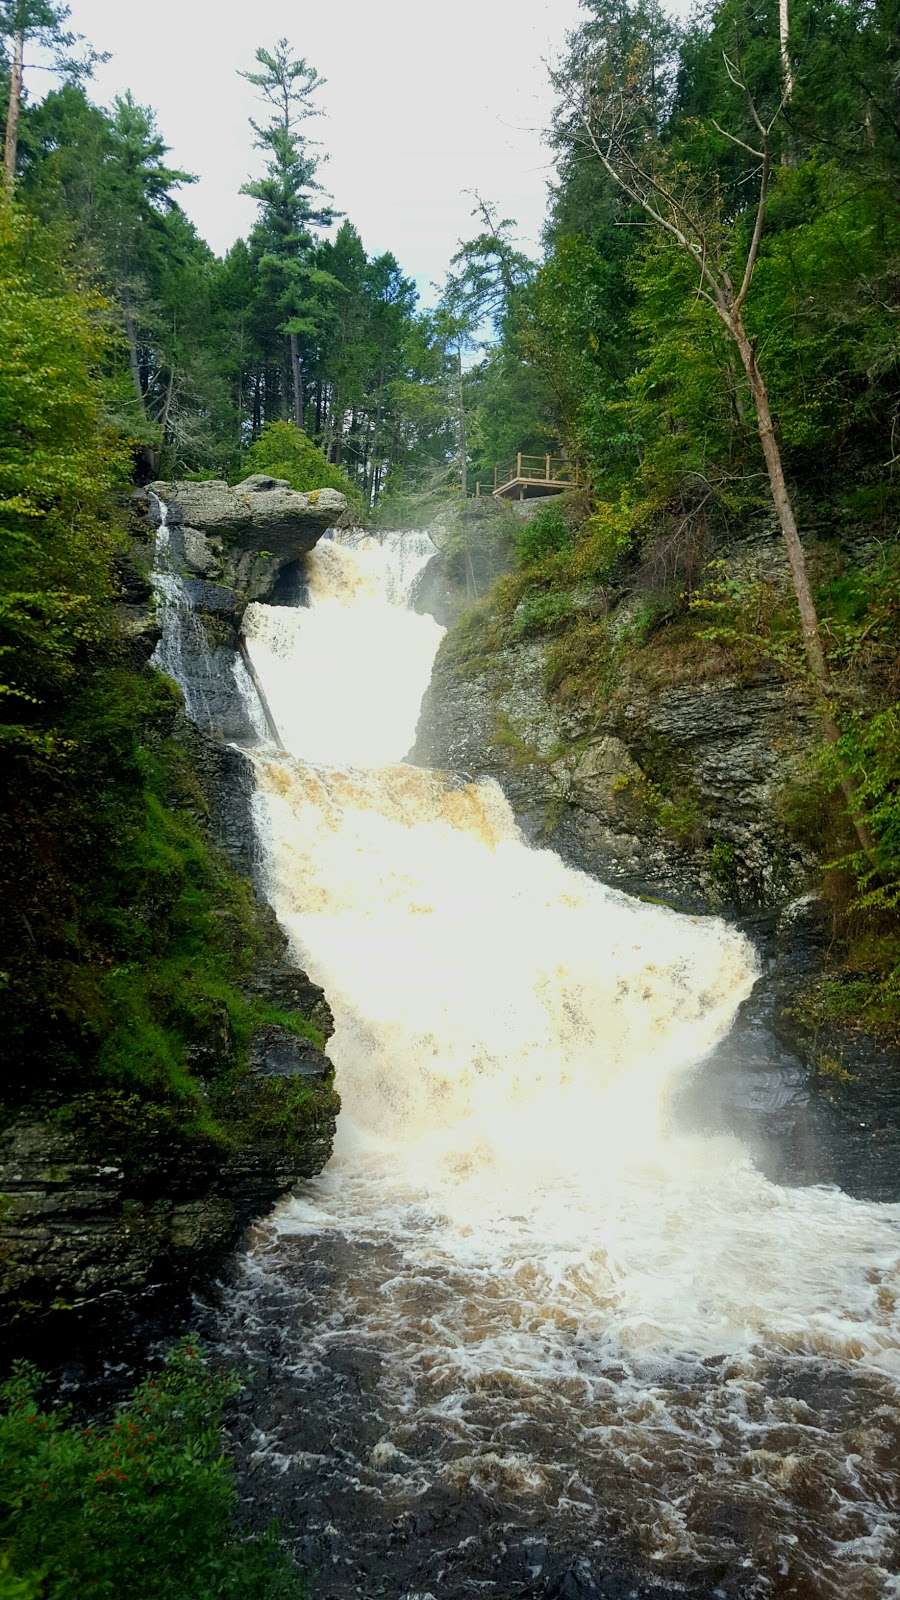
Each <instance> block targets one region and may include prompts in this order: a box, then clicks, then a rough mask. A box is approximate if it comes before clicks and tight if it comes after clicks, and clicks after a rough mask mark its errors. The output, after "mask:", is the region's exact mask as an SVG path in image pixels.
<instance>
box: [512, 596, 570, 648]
mask: <svg viewBox="0 0 900 1600" xmlns="http://www.w3.org/2000/svg"><path fill="white" fill-rule="evenodd" d="M571 615H572V595H571V594H570V593H568V592H567V591H566V590H565V589H549V590H546V591H545V592H543V593H538V594H529V595H526V596H525V598H524V600H521V601H520V602H519V604H518V606H517V607H516V610H515V612H514V613H513V618H512V634H513V637H514V638H516V639H526V638H528V637H529V636H530V635H532V634H538V633H551V632H552V631H553V630H554V629H555V628H557V627H559V625H560V624H561V623H565V622H567V621H568V620H569V618H570V617H571Z"/></svg>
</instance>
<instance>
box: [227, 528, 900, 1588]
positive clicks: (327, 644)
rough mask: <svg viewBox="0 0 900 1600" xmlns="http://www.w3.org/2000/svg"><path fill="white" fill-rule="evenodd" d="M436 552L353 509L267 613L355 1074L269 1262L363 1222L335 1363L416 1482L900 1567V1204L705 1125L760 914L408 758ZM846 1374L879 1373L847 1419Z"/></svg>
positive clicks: (699, 1552) (414, 1490)
mask: <svg viewBox="0 0 900 1600" xmlns="http://www.w3.org/2000/svg"><path fill="white" fill-rule="evenodd" d="M430 553H431V545H430V541H429V540H428V539H427V536H426V535H421V534H415V535H401V534H393V535H386V536H385V538H384V542H383V544H382V543H379V542H378V541H377V540H375V539H372V538H366V537H363V536H360V535H354V536H352V537H347V538H345V539H344V541H343V542H342V540H341V538H340V536H339V537H338V538H336V539H335V540H332V541H328V542H326V543H323V544H321V545H320V546H319V547H318V548H317V549H316V551H314V552H313V554H312V555H311V557H310V559H309V569H310V606H309V608H297V609H295V610H286V609H284V608H272V607H266V606H260V605H254V606H252V607H251V608H250V610H249V612H248V614H247V619H246V626H247V639H248V644H249V649H250V653H251V657H252V661H253V665H254V668H255V671H256V673H257V675H258V676H259V679H260V681H261V682H262V684H263V686H264V689H265V692H266V695H267V697H268V699H269V701H270V704H271V706H272V710H273V713H274V717H275V721H276V723H277V725H278V728H279V730H280V733H281V736H282V739H283V741H284V743H285V746H286V747H287V749H288V750H289V751H290V752H291V755H290V758H285V757H284V756H283V755H279V756H276V755H274V754H269V753H265V752H263V753H262V754H260V755H259V757H258V758H257V781H258V793H257V798H256V817H257V825H258V829H259V833H260V837H261V839H262V841H263V845H264V849H265V853H266V861H267V871H268V879H269V891H270V895H271V898H272V901H273V904H274V906H275V908H276V910H277V913H278V916H279V918H280V920H281V921H282V923H283V924H284V926H285V927H286V928H287V929H288V931H289V933H290V935H291V938H292V940H293V942H294V945H295V948H296V951H297V954H298V956H299V958H300V959H302V961H303V964H304V965H305V966H306V967H307V968H308V970H309V971H310V973H311V974H312V976H313V977H315V978H316V979H317V980H318V981H319V982H321V983H322V984H323V986H324V988H325V990H326V992H327V995H328V998H329V1000H330V1002H331V1005H332V1007H333V1009H334V1012H335V1018H336V1025H337V1026H336V1033H335V1036H334V1038H333V1040H332V1042H331V1045H330V1047H329V1048H330V1053H331V1055H332V1057H333V1059H334V1061H335V1064H336V1067H337V1074H338V1088H339V1090H340V1092H341V1095H342V1100H343V1111H342V1115H341V1118H340V1123H339V1133H338V1141H337V1146H336V1152H335V1157H334V1160H333V1162H332V1164H331V1166H330V1167H329V1169H328V1171H327V1172H326V1173H325V1174H323V1176H322V1177H321V1178H320V1179H318V1180H316V1181H315V1182H312V1183H310V1184H309V1185H308V1186H307V1187H306V1188H305V1189H304V1190H303V1192H301V1193H299V1194H298V1195H297V1196H296V1197H295V1198H294V1199H293V1200H292V1201H290V1202H289V1203H287V1204H286V1205H284V1206H283V1207H282V1208H281V1209H280V1211H279V1213H278V1214H277V1216H276V1218H275V1221H274V1223H273V1225H272V1229H271V1230H270V1233H269V1235H268V1244H267V1245H266V1246H265V1247H264V1248H262V1250H261V1254H260V1255H259V1257H258V1262H257V1268H256V1269H253V1270H257V1269H258V1268H259V1263H261V1262H264V1261H265V1259H266V1251H267V1250H268V1251H270V1252H271V1251H274V1254H273V1255H272V1260H273V1262H277V1261H278V1260H283V1259H284V1252H285V1251H289V1250H290V1241H291V1239H292V1238H294V1237H296V1236H300V1237H301V1238H302V1239H303V1240H305V1241H314V1240H315V1241H319V1242H321V1241H323V1240H324V1241H327V1240H328V1239H329V1238H331V1239H333V1240H338V1239H340V1240H343V1241H349V1242H350V1243H351V1244H355V1245H356V1246H358V1247H359V1249H360V1252H361V1253H360V1255H359V1258H358V1260H357V1261H356V1263H355V1267H354V1270H353V1271H352V1272H348V1273H346V1274H345V1278H344V1281H342V1282H341V1283H340V1285H339V1286H338V1287H337V1288H336V1290H335V1292H334V1295H332V1297H331V1298H330V1300H329V1303H328V1305H327V1307H326V1308H323V1310H322V1314H321V1320H320V1323H319V1324H318V1325H316V1324H315V1316H313V1326H312V1329H311V1330H309V1329H308V1330H307V1342H306V1345H305V1357H304V1359H308V1360H309V1362H310V1363H311V1364H312V1366H311V1368H310V1370H312V1367H314V1366H315V1363H316V1362H321V1361H322V1360H324V1359H325V1358H326V1355H327V1352H328V1351H329V1350H333V1348H334V1347H335V1345H336V1344H340V1342H341V1341H342V1340H347V1339H349V1338H351V1337H352V1338H354V1339H356V1340H357V1341H358V1340H362V1341H363V1342H364V1343H368V1344H369V1345H370V1346H371V1347H372V1348H376V1349H377V1350H378V1352H379V1357H380V1359H381V1360H382V1363H383V1365H382V1366H381V1369H380V1377H379V1394H380V1405H381V1414H382V1416H383V1418H384V1424H383V1425H384V1430H385V1431H384V1437H383V1439H382V1440H381V1442H380V1444H379V1447H378V1448H379V1450H380V1451H381V1454H380V1456H378V1457H377V1460H376V1458H375V1457H373V1461H375V1466H372V1463H371V1462H370V1463H369V1469H371V1471H372V1472H376V1469H377V1472H380V1473H381V1474H382V1476H383V1477H384V1480H385V1482H386V1483H390V1484H393V1486H394V1491H395V1492H397V1493H399V1490H398V1489H397V1484H398V1483H400V1482H401V1481H402V1483H403V1485H404V1489H403V1492H404V1493H407V1492H408V1493H409V1495H410V1496H415V1495H417V1494H422V1493H423V1492H424V1491H425V1489H426V1488H427V1485H428V1483H429V1482H431V1481H433V1479H434V1477H435V1475H436V1474H437V1475H439V1476H440V1475H443V1476H444V1478H445V1479H446V1480H447V1481H453V1482H455V1483H458V1484H463V1483H468V1484H469V1485H470V1486H471V1485H477V1484H482V1485H483V1484H484V1482H485V1481H486V1480H487V1481H490V1482H492V1483H495V1484H500V1485H505V1489H504V1492H505V1493H508V1494H510V1495H513V1497H514V1498H515V1497H518V1499H520V1500H527V1499H528V1498H529V1497H532V1498H534V1497H537V1498H538V1499H539V1500H540V1502H541V1504H542V1506H543V1507H544V1510H543V1512H542V1516H543V1520H544V1525H545V1527H552V1525H553V1524H554V1521H556V1520H559V1521H565V1520H566V1518H570V1519H571V1518H575V1520H576V1521H580V1519H582V1518H583V1517H588V1518H590V1517H591V1516H597V1517H599V1516H600V1515H601V1513H602V1514H603V1515H604V1516H611V1515H613V1514H614V1518H615V1526H616V1527H617V1528H618V1529H620V1530H621V1531H624V1534H625V1536H627V1538H628V1539H630V1540H631V1541H632V1542H633V1543H634V1545H635V1546H636V1547H637V1548H638V1549H639V1550H640V1552H641V1553H642V1556H643V1558H644V1559H645V1560H646V1561H647V1562H649V1563H651V1564H652V1563H661V1564H662V1568H663V1569H665V1563H666V1562H671V1561H672V1560H674V1559H677V1558H690V1559H696V1560H700V1561H701V1562H702V1561H709V1562H715V1561H717V1560H718V1561H721V1560H722V1558H723V1551H724V1552H725V1555H726V1557H727V1555H728V1552H729V1551H733V1552H736V1553H735V1554H734V1559H735V1560H738V1559H740V1562H741V1564H742V1565H743V1566H745V1567H748V1568H749V1573H748V1579H749V1578H752V1580H753V1582H754V1583H758V1585H759V1587H758V1589H754V1590H753V1592H754V1593H756V1592H758V1593H760V1594H784V1595H797V1596H800V1595H803V1596H806V1595H809V1596H814V1595H827V1596H831V1595H838V1594H840V1595H842V1596H854V1597H859V1600H869V1597H871V1600H875V1597H877V1596H878V1597H880V1596H882V1595H890V1594H894V1595H896V1594H900V1583H898V1581H897V1579H896V1577H895V1576H893V1575H892V1574H894V1573H895V1572H896V1565H895V1563H896V1554H897V1547H896V1536H897V1520H896V1504H895V1503H892V1496H893V1495H895V1494H896V1487H897V1484H896V1476H895V1471H896V1462H895V1460H894V1459H893V1457H892V1455H891V1452H890V1450H888V1452H887V1459H885V1448H886V1447H885V1444H884V1440H885V1438H887V1437H894V1438H896V1437H898V1435H897V1428H898V1408H897V1387H896V1380H897V1379H898V1378H900V1325H898V1314H897V1296H898V1289H900V1207H898V1206H888V1205H875V1204H869V1203H863V1202H859V1201H855V1200H853V1199H851V1198H849V1197H848V1196H846V1195H844V1194H843V1193H841V1192H840V1191H838V1190H836V1189H831V1188H823V1187H816V1188H796V1189H788V1188H782V1187H779V1186H777V1185H774V1184H772V1183H770V1182H768V1181H767V1180H766V1179H765V1178H764V1177H763V1176H762V1175H761V1174H760V1172H759V1171H758V1170H757V1169H756V1167H755V1166H754V1164H753V1162H752V1160H751V1158H750V1156H749V1154H748V1153H747V1152H746V1151H745V1150H744V1149H742V1148H741V1146H740V1145H739V1144H738V1143H737V1142H736V1141H734V1140H731V1139H727V1138H709V1137H706V1138H701V1137H699V1136H691V1135H690V1134H688V1133H685V1132H679V1131H676V1130H675V1128H674V1127H673V1126H672V1122H671V1118H670V1115H669V1098H670V1095H671V1093H672V1090H673V1088H674V1086H675V1085H676V1084H677V1083H678V1082H679V1081H680V1080H681V1079H682V1078H683V1077H684V1075H685V1074H688V1073H690V1072H692V1071H693V1070H695V1069H696V1067H697V1066H698V1064H699V1063H700V1062H702V1060H703V1058H704V1057H705V1056H706V1055H707V1054H708V1053H709V1051H710V1050H711V1049H712V1047H713V1046H714V1045H715V1044H716V1043H717V1041H719V1040H720V1039H721V1038H722V1037H723V1036H724V1034H725V1033H726V1032H727V1030H728V1029H729V1027H730V1025H731V1023H732V1021H733V1018H734V1016H735V1012H736V1010H737V1008H738V1006H739V1005H740V1003H741V1001H742V1000H743V999H745V998H746V996H747V995H748V994H749V992H750V990H751V988H752V986H753V984H754V982H755V980H756V976H757V971H756V961H755V957H754V953H753V950H752V948H751V946H750V944H749V943H748V942H747V940H746V939H745V938H744V937H743V936H742V935H741V934H740V933H739V932H738V931H736V930H734V929H732V928H729V927H728V926H727V925H725V924H724V923H723V922H721V921H718V920H716V919H712V918H698V917H687V916H681V915H678V914H676V913H674V912H670V911H668V910H666V909H664V908H661V907H656V906H651V905H648V904H644V903H641V902H638V901H635V900H632V899H629V898H628V897H626V896H624V895H622V894H620V893H617V892H616V891H614V890H612V889H608V888H605V887H603V886H602V885H600V884H598V883H596V882H594V881H592V880H591V879H589V878H587V877H586V876H585V875H583V874H581V873H579V872H576V871H574V870H572V869H570V868H568V867H566V866H565V865H564V864H563V863H562V862H561V861H560V860H559V858H558V857H557V856H555V855H554V854H552V853H551V852H548V851H538V850H534V849H531V848H529V847H528V846H527V845H526V844H525V843H524V842H523V840H522V838H521V836H520V834H519V831H518V829H517V827H516V824H515V822H514V819H513V817H512V814H511V812H510V809H509V806H508V804H507V802H506V801H505V799H504V797H503V795H502V794H501V792H500V790H499V788H498V787H497V786H496V784H494V783H492V782H466V781H463V780H462V779H459V778H451V777H448V776H447V775H442V774H437V773H432V772H428V771H423V770H419V769H416V768H414V767H410V766H405V765H402V764H398V763H401V762H402V757H403V756H404V754H405V753H406V751H407V750H408V748H409V746H410V745H411V743H412V740H413V735H414V729H415V722H416V715H417V711H418V706H419V702H420V699H421V696H422V693H423V691H424V689H425V687H426V685H427V681H428V676H429V673H430V669H431V663H432V660H433V657H434V654H435V651H436V649H437V646H438V643H439V641H440V637H441V634H442V630H441V629H440V628H439V627H438V626H437V624H435V623H434V622H433V621H432V619H430V618H428V617H421V616H417V615H415V614H414V613H413V612H412V611H410V610H408V609H406V607H405V606H404V603H403V602H404V601H405V599H406V598H407V596H408V593H409V588H410V585H411V583H412V581H413V579H414V577H415V575H416V573H417V572H418V571H419V570H420V568H421V567H422V565H423V564H424V562H425V561H426V560H427V559H428V556H429V554H430ZM363 1246H365V1247H366V1249H368V1251H369V1254H370V1256H371V1252H372V1249H373V1247H377V1250H380V1251H382V1252H383V1251H385V1250H387V1251H388V1252H389V1258H390V1269H389V1271H386V1269H385V1264H384V1257H383V1254H382V1255H377V1251H376V1255H377V1259H376V1257H373V1258H372V1264H371V1265H370V1266H369V1267H367V1265H366V1261H367V1260H368V1259H369V1256H367V1255H366V1251H365V1250H364V1249H363ZM273 1270H274V1268H273ZM335 1297H336V1300H337V1303H335ZM810 1371H814V1372H819V1371H822V1372H826V1373H830V1374H832V1376H833V1374H834V1372H835V1371H839V1372H840V1373H841V1374H842V1375H843V1376H842V1380H841V1381H842V1382H844V1381H845V1380H846V1383H847V1384H848V1385H849V1386H850V1387H849V1389H848V1395H849V1396H850V1398H849V1399H848V1400H847V1402H846V1405H845V1407H844V1410H843V1411H842V1412H841V1414H840V1415H839V1416H838V1415H837V1414H836V1415H835V1418H833V1419H832V1422H831V1423H830V1424H828V1425H826V1424H825V1423H823V1421H822V1419H821V1418H820V1417H819V1415H818V1413H817V1411H816V1403H815V1398H814V1386H813V1390H812V1391H810V1390H808V1389H804V1388H803V1382H805V1381H806V1378H805V1377H804V1378H803V1381H802V1382H801V1378H800V1377H798V1376H797V1374H798V1373H799V1374H808V1373H809V1372H810ZM785 1372H789V1373H790V1374H792V1375H793V1377H792V1383H793V1387H792V1386H791V1384H790V1383H789V1384H788V1385H787V1387H785V1383H786V1382H787V1380H786V1379H784V1378H783V1374H784V1373H785ZM794 1380H796V1381H794ZM823 1382H824V1380H823ZM798 1385H799V1387H798ZM854 1386H856V1387H854ZM426 1421H427V1422H428V1423H429V1424H430V1425H433V1426H434V1427H435V1428H437V1429H438V1431H439V1432H440V1433H441V1437H442V1438H443V1439H444V1444H443V1445H442V1446H441V1448H439V1449H438V1448H437V1447H436V1453H435V1454H434V1458H433V1459H429V1460H428V1461H427V1462H426V1463H425V1464H423V1462H422V1458H421V1451H419V1452H417V1451H416V1449H415V1448H414V1443H413V1441H414V1435H415V1432H416V1430H418V1429H421V1428H422V1427H423V1426H424V1424H425V1422H426ZM892 1429H893V1430H894V1432H893V1434H892V1433H891V1430H892ZM448 1441H449V1442H448ZM451 1444H452V1448H451ZM413 1463H415V1465H414V1466H413ZM401 1469H402V1470H401ZM398 1474H399V1476H398ZM404 1474H405V1476H404ZM511 1485H512V1486H513V1487H510V1486H511ZM497 1492H498V1493H499V1490H498V1491H497ZM723 1504H728V1505H732V1506H734V1507H740V1517H741V1518H743V1522H742V1523H741V1526H742V1528H744V1532H743V1533H742V1534H741V1535H740V1537H739V1536H738V1535H737V1534H736V1533H735V1532H734V1527H733V1526H732V1524H728V1526H727V1528H726V1531H725V1532H724V1533H723V1531H722V1526H723V1524H722V1505H723ZM573 1507H574V1510H573ZM737 1516H738V1512H737V1511H735V1512H734V1518H736V1517H737ZM734 1518H733V1520H734ZM717 1519H718V1520H717ZM742 1539H743V1543H742V1542H741V1540H742ZM729 1541H730V1542H729ZM747 1550H752V1552H753V1554H752V1556H749V1557H748V1555H747V1553H746V1552H747ZM804 1585H806V1587H804ZM473 1592H474V1591H473ZM716 1592H721V1593H724V1592H725V1590H721V1591H716ZM731 1592H732V1591H731V1590H728V1593H731ZM735 1592H736V1591H735ZM748 1592H749V1591H748Z"/></svg>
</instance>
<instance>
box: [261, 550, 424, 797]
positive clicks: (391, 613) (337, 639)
mask: <svg viewBox="0 0 900 1600" xmlns="http://www.w3.org/2000/svg"><path fill="white" fill-rule="evenodd" d="M433 554H434V545H433V544H432V542H431V539H430V538H429V536H428V534H427V533H413V532H410V533H404V534H403V535H397V534H384V535H382V536H380V537H379V536H376V535H371V534H366V533H363V532H361V531H360V530H359V529H350V530H348V531H347V532H345V533H341V534H338V535H336V536H335V537H334V538H333V539H326V540H323V541H322V543H321V544H319V545H318V546H317V547H316V549H315V550H314V551H312V552H311V553H310V555H309V556H308V557H307V560H306V578H307V582H308V585H309V599H310V605H309V607H308V608H307V607H303V608H294V609H288V608H287V607H278V608H274V607H272V606H265V605H251V606H249V607H248V609H247V612H246V615H245V617H244V632H245V637H246V640H247V647H248V650H249V654H250V659H251V661H252V662H253V666H254V668H255V669H256V672H257V674H258V677H259V679H260V680H261V682H263V683H264V684H265V688H266V694H267V696H268V699H269V702H270V705H271V708H272V714H273V716H274V719H275V723H276V725H277V727H278V731H279V734H280V736H281V740H282V742H283V743H284V745H285V747H286V748H287V749H288V750H289V751H290V752H291V753H292V754H293V755H296V756H300V757H302V758H303V759H304V760H306V761H314V762H320V763H322V764H324V765H326V766H336V767H340V766H348V765H354V766H372V767H374V766H380V765H383V764H386V763H388V762H391V761H400V760H402V759H403V757H404V756H405V755H406V753H407V751H408V750H409V748H410V746H411V744H412V742H413V738H414V736H415V728H416V718H417V717H418V713H419V706H420V704H421V701H422V696H423V694H424V693H425V690H426V688H427V687H428V680H429V678H430V676H431V668H432V665H433V662H434V658H435V655H436V654H437V648H438V645H439V644H440V642H441V639H442V638H443V634H444V630H443V628H441V627H439V626H438V624H437V623H436V622H435V621H434V619H433V618H432V617H429V616H419V615H418V614H417V613H416V612H414V611H410V610H409V609H408V608H407V606H406V604H405V602H406V600H407V599H408V597H409V593H410V590H411V589H412V586H413V584H414V583H415V580H416V578H417V577H418V575H419V573H420V572H421V570H422V568H423V567H424V566H425V564H426V563H427V562H428V561H429V559H430V558H431V556H432V555H433Z"/></svg>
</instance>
